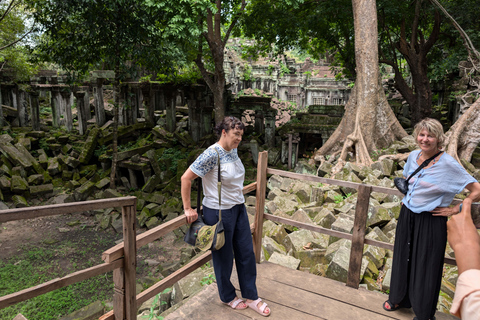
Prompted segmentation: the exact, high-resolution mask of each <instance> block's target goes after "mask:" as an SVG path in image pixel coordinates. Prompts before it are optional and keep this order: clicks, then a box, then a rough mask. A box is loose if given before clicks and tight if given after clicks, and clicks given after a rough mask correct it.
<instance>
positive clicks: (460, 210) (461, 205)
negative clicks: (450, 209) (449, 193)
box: [458, 203, 463, 212]
mask: <svg viewBox="0 0 480 320" xmlns="http://www.w3.org/2000/svg"><path fill="white" fill-rule="evenodd" d="M462 207H463V203H460V207H459V208H458V212H462Z"/></svg>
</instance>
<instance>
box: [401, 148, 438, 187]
mask: <svg viewBox="0 0 480 320" xmlns="http://www.w3.org/2000/svg"><path fill="white" fill-rule="evenodd" d="M442 152H443V151H439V152H438V153H437V154H436V155H434V156H433V157H431V158H428V159H427V160H425V161H423V163H422V164H421V165H420V166H418V168H417V170H415V171H414V172H413V173H412V174H411V175H410V176H409V177H408V178H407V182H408V180H410V178H411V177H413V176H414V175H416V174H417V173H418V171H420V170H422V169H423V168H424V167H426V166H428V164H429V163H430V162H431V161H432V160H433V159H435V158H436V157H437V156H438V155H439V154H440V153H442Z"/></svg>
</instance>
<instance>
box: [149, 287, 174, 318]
mask: <svg viewBox="0 0 480 320" xmlns="http://www.w3.org/2000/svg"><path fill="white" fill-rule="evenodd" d="M170 291H172V288H167V289H165V290H163V291H162V292H161V293H159V294H157V295H156V296H155V298H154V299H153V303H152V305H151V306H150V310H149V312H150V313H149V314H148V315H144V316H142V317H143V318H147V319H148V320H152V319H157V320H163V317H160V316H157V315H156V314H155V308H156V307H157V306H162V305H165V304H167V302H166V301H162V300H161V296H162V294H165V293H168V292H170Z"/></svg>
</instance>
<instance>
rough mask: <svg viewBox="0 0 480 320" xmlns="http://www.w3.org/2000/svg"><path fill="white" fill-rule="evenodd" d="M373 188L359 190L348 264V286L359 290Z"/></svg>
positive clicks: (364, 186) (363, 186)
mask: <svg viewBox="0 0 480 320" xmlns="http://www.w3.org/2000/svg"><path fill="white" fill-rule="evenodd" d="M371 192H372V187H371V186H368V185H361V186H359V188H358V197H357V204H356V208H355V220H354V222H353V235H352V248H351V250H350V262H349V264H348V276H347V286H349V287H352V288H355V289H358V285H359V283H360V271H361V268H362V257H363V245H364V242H365V228H366V224H367V215H368V204H369V200H370V193H371Z"/></svg>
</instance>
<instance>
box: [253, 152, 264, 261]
mask: <svg viewBox="0 0 480 320" xmlns="http://www.w3.org/2000/svg"><path fill="white" fill-rule="evenodd" d="M267 165H268V152H267V151H262V152H260V153H259V154H258V165H257V184H258V185H257V192H256V197H255V198H256V199H255V222H254V225H255V226H254V232H253V250H254V252H255V260H256V262H257V263H260V258H261V256H262V254H261V253H262V231H263V219H264V218H263V214H264V211H265V198H266V191H267Z"/></svg>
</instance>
